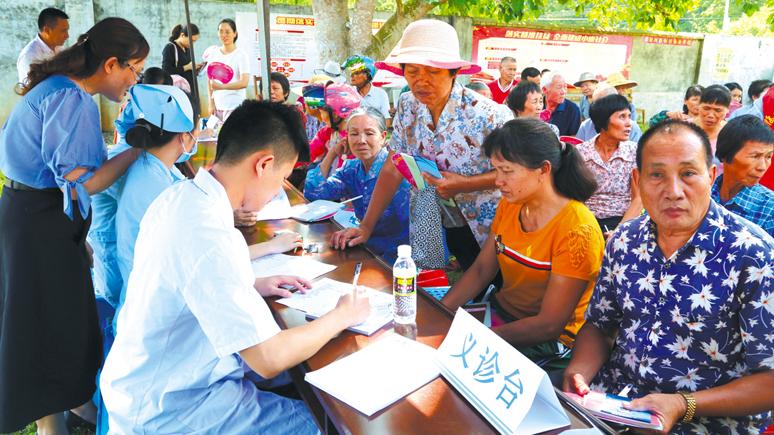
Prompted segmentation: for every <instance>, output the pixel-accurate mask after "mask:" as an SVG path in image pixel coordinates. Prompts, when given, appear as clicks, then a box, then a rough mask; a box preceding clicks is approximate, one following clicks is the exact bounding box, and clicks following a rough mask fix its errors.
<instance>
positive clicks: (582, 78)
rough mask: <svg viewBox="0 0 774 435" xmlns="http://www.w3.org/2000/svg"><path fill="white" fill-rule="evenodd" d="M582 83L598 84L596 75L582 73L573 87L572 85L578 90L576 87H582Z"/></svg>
mask: <svg viewBox="0 0 774 435" xmlns="http://www.w3.org/2000/svg"><path fill="white" fill-rule="evenodd" d="M583 82H594V83H599V80H598V79H597V76H596V74H594V73H591V72H585V73H583V74H581V75H580V78H578V81H577V82H575V83H574V84H573V85H574V86H575V87H576V88H578V87H580V85H582V84H583Z"/></svg>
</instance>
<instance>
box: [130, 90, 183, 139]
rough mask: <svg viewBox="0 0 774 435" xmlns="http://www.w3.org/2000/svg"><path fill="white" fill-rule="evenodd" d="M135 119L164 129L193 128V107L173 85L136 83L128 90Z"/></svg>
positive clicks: (171, 130)
mask: <svg viewBox="0 0 774 435" xmlns="http://www.w3.org/2000/svg"><path fill="white" fill-rule="evenodd" d="M129 99H130V102H131V104H132V106H133V107H132V112H133V115H134V118H135V120H138V119H144V120H146V121H148V122H149V123H151V124H153V125H155V126H156V127H159V128H160V129H162V130H164V131H169V132H172V133H184V132H188V131H191V130H193V128H194V120H193V108H192V107H191V101H190V100H189V99H188V96H187V95H186V94H185V92H183V91H182V90H180V89H179V88H176V87H174V86H167V85H143V84H137V85H134V86H132V88H131V89H130V90H129Z"/></svg>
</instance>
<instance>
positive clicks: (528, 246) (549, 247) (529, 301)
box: [491, 200, 605, 346]
mask: <svg viewBox="0 0 774 435" xmlns="http://www.w3.org/2000/svg"><path fill="white" fill-rule="evenodd" d="M520 210H521V205H520V204H511V203H509V202H507V201H505V200H501V201H500V204H499V205H498V206H497V214H496V215H495V218H494V221H493V222H492V229H491V234H492V235H493V236H494V237H495V238H496V239H498V240H499V243H497V247H498V249H497V251H498V253H497V262H498V264H499V265H500V271H502V274H503V288H502V289H501V290H500V291H499V292H498V293H497V294H496V296H495V297H496V298H497V302H499V303H500V305H501V306H502V307H503V308H504V309H505V310H506V311H507V312H508V313H509V314H511V315H512V316H514V317H516V318H519V319H522V318H525V317H529V316H535V315H537V314H538V313H539V312H540V306H541V304H542V302H543V296H544V295H545V292H546V287H547V285H548V279H549V277H550V276H551V274H552V273H556V274H558V275H562V276H566V277H570V278H577V279H582V280H587V281H588V286H586V290H585V291H584V292H583V296H581V298H580V301H578V306H577V307H576V308H575V311H574V312H573V316H572V318H571V319H570V321H569V322H567V325H566V326H565V328H564V329H565V330H564V333H563V334H562V335H561V336H560V337H559V340H560V341H561V342H562V343H563V344H565V345H566V346H572V344H573V342H574V341H575V334H577V333H578V330H579V329H580V328H581V326H583V321H584V318H583V315H584V313H585V312H586V305H588V303H589V299H590V298H591V292H592V290H593V289H594V283H595V281H596V279H597V275H598V274H599V269H600V268H601V266H602V255H603V252H604V248H605V240H604V237H603V236H602V232H601V231H600V229H599V225H597V221H596V219H595V218H594V215H593V214H592V213H591V211H590V210H589V209H588V208H587V207H586V206H585V205H583V203H581V202H578V201H574V200H571V201H569V202H568V203H567V205H565V206H564V208H562V209H561V210H560V211H559V213H557V214H556V216H554V217H553V219H551V220H550V221H549V222H548V223H547V224H546V225H544V226H543V228H540V229H539V230H537V231H532V232H524V231H523V230H522V228H521V222H520V221H519V211H520Z"/></svg>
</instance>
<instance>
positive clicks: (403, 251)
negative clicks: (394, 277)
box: [398, 245, 411, 257]
mask: <svg viewBox="0 0 774 435" xmlns="http://www.w3.org/2000/svg"><path fill="white" fill-rule="evenodd" d="M398 257H411V245H399V246H398Z"/></svg>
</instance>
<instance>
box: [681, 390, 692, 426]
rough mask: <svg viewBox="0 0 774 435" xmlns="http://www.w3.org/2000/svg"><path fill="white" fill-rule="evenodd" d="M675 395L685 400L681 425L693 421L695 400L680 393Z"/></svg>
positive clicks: (690, 395)
mask: <svg viewBox="0 0 774 435" xmlns="http://www.w3.org/2000/svg"><path fill="white" fill-rule="evenodd" d="M677 394H679V395H681V396H682V397H683V399H684V400H685V415H683V423H688V422H690V421H692V420H693V417H694V415H696V399H695V398H694V397H693V394H691V393H686V392H684V391H680V392H678V393H677Z"/></svg>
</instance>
